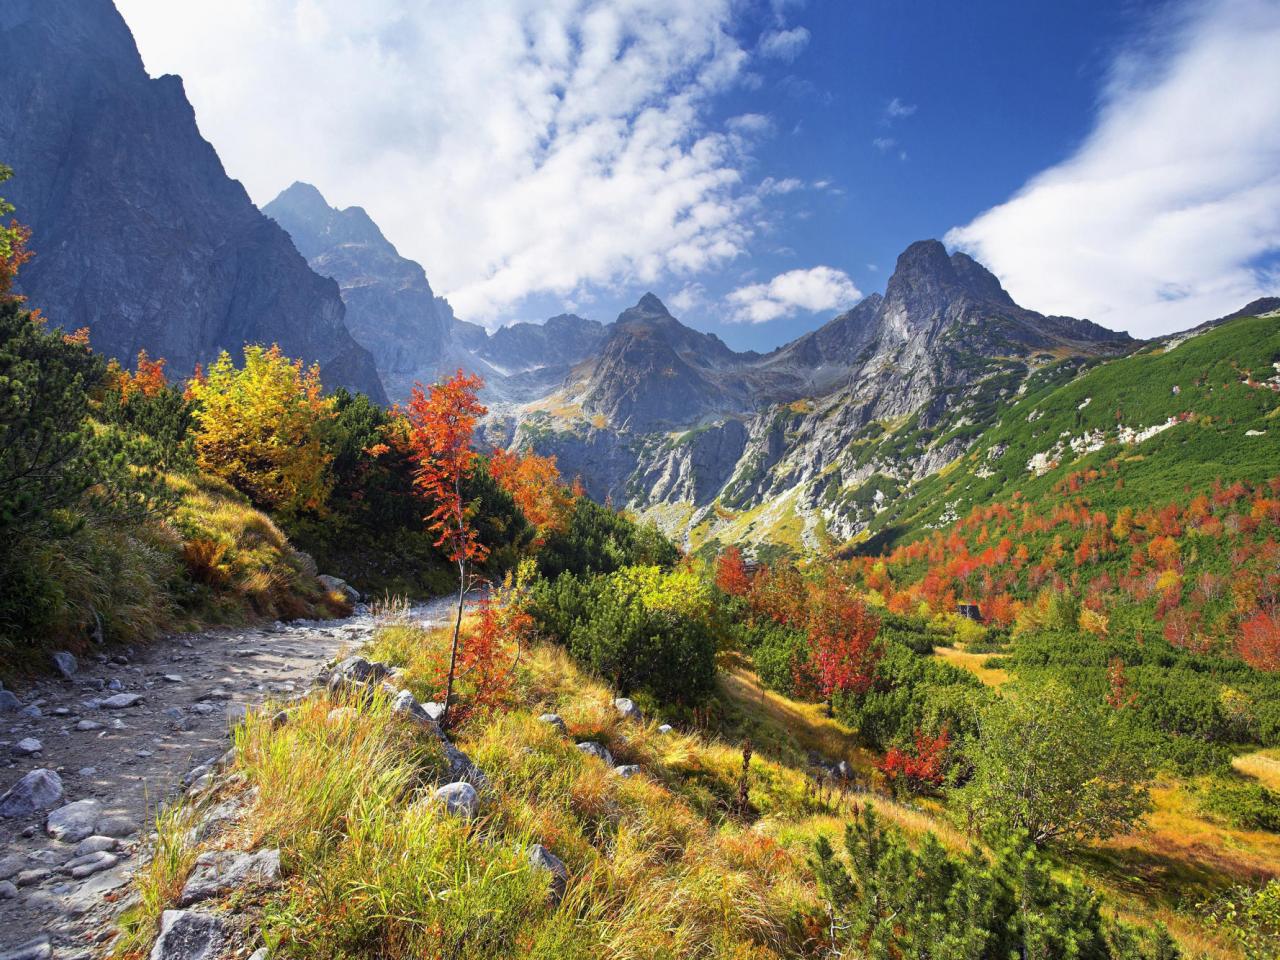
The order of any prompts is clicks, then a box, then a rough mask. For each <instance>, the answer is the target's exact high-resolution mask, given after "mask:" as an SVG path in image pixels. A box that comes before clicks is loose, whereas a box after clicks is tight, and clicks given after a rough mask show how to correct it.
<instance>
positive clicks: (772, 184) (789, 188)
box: [756, 177, 804, 197]
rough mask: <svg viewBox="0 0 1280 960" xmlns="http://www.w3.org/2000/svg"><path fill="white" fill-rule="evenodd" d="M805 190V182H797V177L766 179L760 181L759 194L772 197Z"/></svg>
mask: <svg viewBox="0 0 1280 960" xmlns="http://www.w3.org/2000/svg"><path fill="white" fill-rule="evenodd" d="M803 189H804V181H803V180H797V179H796V178H795V177H783V178H782V179H781V180H776V179H774V178H773V177H765V178H764V179H763V180H761V181H760V186H759V187H758V188H757V191H756V192H757V193H758V194H759V195H760V196H762V197H766V196H770V195H772V194H788V193H795V192H796V191H797V190H803Z"/></svg>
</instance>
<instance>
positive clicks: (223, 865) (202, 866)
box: [178, 850, 280, 907]
mask: <svg viewBox="0 0 1280 960" xmlns="http://www.w3.org/2000/svg"><path fill="white" fill-rule="evenodd" d="M279 879H280V851H279V850H259V851H258V852H257V853H245V852H243V851H240V850H211V851H208V852H206V853H202V854H200V856H199V857H197V858H196V864H195V867H194V868H193V869H192V871H191V876H189V877H188V878H187V883H186V886H184V887H183V888H182V895H181V897H179V898H178V904H179V906H183V907H188V906H190V905H191V904H193V903H200V902H201V901H203V900H212V899H213V898H215V897H220V896H222V895H223V894H227V893H230V892H231V891H232V890H236V889H239V888H240V887H243V886H245V885H246V884H250V883H253V884H259V885H263V886H266V885H270V884H273V883H275V882H276V881H277V880H279Z"/></svg>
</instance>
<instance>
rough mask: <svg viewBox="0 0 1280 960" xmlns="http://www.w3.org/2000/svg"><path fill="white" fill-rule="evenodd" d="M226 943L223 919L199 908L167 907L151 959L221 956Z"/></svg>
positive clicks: (193, 959) (209, 959)
mask: <svg viewBox="0 0 1280 960" xmlns="http://www.w3.org/2000/svg"><path fill="white" fill-rule="evenodd" d="M225 943H226V933H225V931H224V929H223V926H222V921H221V920H219V919H218V917H217V916H215V915H214V914H212V913H203V912H201V911H199V910H166V911H165V912H164V913H163V914H162V915H161V917H160V936H159V938H158V939H157V940H156V945H155V946H154V947H152V948H151V960H218V958H219V957H220V956H221V955H222V948H223V946H224V945H225Z"/></svg>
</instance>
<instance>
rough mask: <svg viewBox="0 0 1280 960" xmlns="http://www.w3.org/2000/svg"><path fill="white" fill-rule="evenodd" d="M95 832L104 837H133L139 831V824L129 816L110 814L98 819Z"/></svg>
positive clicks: (120, 838) (119, 838)
mask: <svg viewBox="0 0 1280 960" xmlns="http://www.w3.org/2000/svg"><path fill="white" fill-rule="evenodd" d="M95 832H97V833H98V834H99V835H101V836H104V837H114V838H116V839H118V840H122V839H124V838H125V837H131V836H133V835H134V834H135V833H137V832H138V825H137V824H136V823H134V822H133V821H132V820H130V819H129V818H128V817H122V816H118V815H117V816H110V817H103V818H102V819H100V820H99V821H98V825H97V826H96V827H95Z"/></svg>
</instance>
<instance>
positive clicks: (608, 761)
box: [577, 740, 613, 767]
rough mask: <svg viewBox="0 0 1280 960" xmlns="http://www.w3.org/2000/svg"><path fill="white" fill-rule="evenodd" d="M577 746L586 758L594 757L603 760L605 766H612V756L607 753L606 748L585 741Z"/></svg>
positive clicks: (593, 742)
mask: <svg viewBox="0 0 1280 960" xmlns="http://www.w3.org/2000/svg"><path fill="white" fill-rule="evenodd" d="M577 746H578V749H579V750H581V751H582V752H583V753H585V754H586V755H587V756H589V757H595V758H596V759H597V760H603V761H604V763H605V765H606V766H609V767H612V766H613V754H611V753H610V752H609V748H608V747H605V746H603V745H602V744H599V743H596V742H595V741H594V740H585V741H583V742H582V743H580V744H578V745H577Z"/></svg>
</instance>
